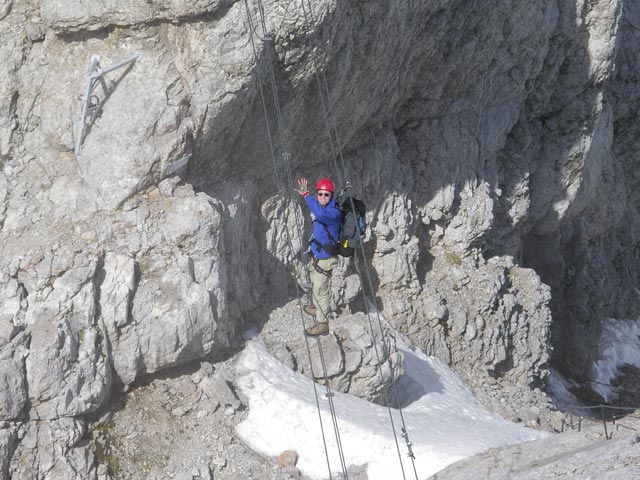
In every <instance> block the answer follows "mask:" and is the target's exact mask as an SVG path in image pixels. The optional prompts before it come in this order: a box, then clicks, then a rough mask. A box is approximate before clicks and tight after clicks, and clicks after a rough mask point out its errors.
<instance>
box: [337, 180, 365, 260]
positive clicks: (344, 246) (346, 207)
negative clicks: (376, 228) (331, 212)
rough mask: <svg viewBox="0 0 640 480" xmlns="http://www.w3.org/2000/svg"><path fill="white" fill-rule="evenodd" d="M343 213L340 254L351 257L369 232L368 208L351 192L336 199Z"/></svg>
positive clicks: (339, 240)
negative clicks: (362, 238)
mask: <svg viewBox="0 0 640 480" xmlns="http://www.w3.org/2000/svg"><path fill="white" fill-rule="evenodd" d="M336 203H337V204H338V207H339V208H340V211H342V224H341V225H340V235H339V238H338V254H339V255H341V256H343V257H350V256H352V255H353V253H354V252H355V251H356V248H358V247H359V246H360V242H361V237H363V236H364V234H365V232H366V231H367V221H366V218H365V215H366V213H367V207H366V206H365V204H364V202H363V201H362V200H359V199H357V198H355V197H354V196H353V195H351V194H350V193H349V192H342V193H341V194H340V195H339V196H338V198H337V199H336Z"/></svg>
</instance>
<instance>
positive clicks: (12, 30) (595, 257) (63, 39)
mask: <svg viewBox="0 0 640 480" xmlns="http://www.w3.org/2000/svg"><path fill="white" fill-rule="evenodd" d="M247 5H248V11H247ZM303 7H304V8H303ZM264 12H265V14H266V18H265V25H266V28H267V31H268V36H269V40H267V41H264V42H263V41H261V40H260V38H259V35H262V33H261V32H260V28H259V26H260V15H259V11H258V9H257V7H256V4H255V3H254V2H251V1H249V2H247V3H245V2H241V1H234V0H208V1H207V0H199V1H196V2H186V1H180V0H171V1H169V0H164V1H160V2H148V1H144V0H133V1H128V2H125V1H119V0H107V1H102V2H93V1H90V0H73V1H67V2H58V1H55V0H40V1H39V2H38V1H35V0H32V1H24V2H16V1H13V0H0V93H1V95H0V167H1V169H0V248H1V252H2V253H1V255H0V305H1V307H0V384H2V385H5V386H6V388H5V387H3V388H2V389H0V422H1V423H0V425H1V426H2V428H1V429H0V472H2V475H5V476H6V475H8V473H9V472H10V471H11V472H14V473H15V474H16V475H17V474H21V475H24V476H25V478H27V477H33V478H35V477H42V476H45V475H46V476H47V478H94V477H95V475H97V473H96V462H94V459H93V457H92V455H93V454H92V450H91V448H90V447H87V446H86V445H83V444H81V442H80V440H81V439H82V438H83V435H84V434H85V429H86V423H85V422H86V416H87V415H88V414H90V413H91V412H94V411H96V410H98V409H99V408H100V407H101V406H104V405H105V403H106V402H108V398H109V392H110V390H111V389H112V388H113V385H115V384H120V383H124V384H131V383H133V382H134V381H136V380H137V379H140V378H141V377H143V376H145V375H148V374H150V373H154V372H158V371H161V370H164V369H169V368H171V367H174V366H177V365H180V364H182V363H185V362H188V361H190V360H194V359H197V358H201V357H204V356H206V355H215V354H216V353H220V352H224V351H225V350H227V349H228V348H233V347H237V346H240V345H241V344H242V337H241V334H242V332H243V331H244V330H246V329H247V328H249V327H256V326H257V327H259V326H260V322H261V321H263V319H264V317H265V315H266V314H268V312H269V311H270V310H274V309H276V308H278V307H281V306H283V305H284V304H286V303H287V302H289V301H290V300H291V299H292V298H293V296H294V295H295V288H294V286H295V282H296V280H295V278H294V275H293V270H292V262H293V259H294V257H295V255H296V253H297V251H298V250H299V249H300V248H301V241H300V239H299V238H298V237H296V236H295V235H293V249H292V248H291V247H290V245H289V243H288V242H287V237H288V235H287V232H289V231H293V230H294V228H293V227H294V225H295V220H294V218H295V217H296V214H297V213H298V212H297V210H296V209H297V208H299V207H298V206H296V204H295V203H292V202H291V201H290V198H291V196H290V188H289V186H288V184H287V181H286V179H287V169H286V165H285V161H284V160H285V158H284V157H283V154H285V153H286V154H287V157H286V160H288V161H290V162H291V167H292V171H293V175H305V176H308V177H310V178H318V177H320V176H325V175H328V176H331V177H333V178H335V179H337V180H340V181H342V180H344V178H345V177H348V179H349V180H350V181H351V182H352V183H353V185H354V189H355V190H356V193H357V194H358V195H359V196H360V197H361V198H362V199H363V200H364V201H365V203H366V204H367V207H368V212H367V216H368V221H369V225H370V229H369V232H368V234H367V241H366V244H365V250H366V261H367V263H368V266H369V267H370V271H371V272H372V280H373V284H374V285H373V287H374V289H375V294H376V297H377V301H378V307H379V308H380V309H381V312H382V313H383V314H384V316H385V318H386V319H387V320H389V322H390V323H391V324H392V326H394V327H395V328H397V329H398V330H400V331H401V332H403V333H405V334H406V335H407V336H408V338H409V339H410V340H411V341H412V342H413V343H414V344H415V345H417V346H419V347H421V348H422V349H423V350H424V351H425V352H426V353H428V354H433V355H437V356H438V357H440V358H441V359H444V360H445V361H447V362H449V363H450V364H451V365H452V366H453V367H454V368H455V369H456V370H457V371H458V372H459V373H460V374H461V375H462V376H463V377H464V378H465V380H466V381H467V382H468V383H469V384H470V385H472V387H474V388H480V387H481V385H482V384H483V383H484V382H485V381H486V380H487V379H490V378H494V379H495V378H497V379H500V380H501V381H504V382H506V383H509V384H516V383H524V384H526V385H528V386H531V387H534V386H543V385H544V379H545V376H546V374H547V371H548V368H549V367H550V366H551V365H555V366H556V367H558V368H560V369H562V370H563V371H564V373H566V374H568V375H571V376H573V377H575V378H578V379H581V378H582V379H585V378H586V377H587V376H588V369H589V366H590V364H591V361H592V360H593V358H592V357H593V354H594V353H595V352H594V351H593V350H592V348H591V347H592V345H593V344H594V343H595V342H594V339H596V338H597V336H598V333H599V325H600V322H601V320H602V319H604V318H606V317H608V316H613V317H618V318H631V317H634V316H636V315H637V313H638V294H637V290H636V289H635V283H636V279H637V278H638V273H639V269H640V258H639V252H638V249H637V244H638V238H639V235H640V222H639V221H638V220H639V217H638V213H637V212H638V207H639V206H640V204H639V197H638V192H637V190H638V188H637V184H638V180H637V179H638V178H640V177H638V175H637V174H636V173H635V166H636V163H637V162H636V159H635V152H636V150H637V141H638V140H637V139H638V128H639V127H638V122H637V121H636V118H637V109H638V107H637V105H638V99H639V98H640V87H639V84H638V72H639V71H640V64H639V62H640V56H639V55H638V51H639V47H638V45H639V42H640V6H639V5H638V3H637V2H633V1H631V0H595V1H590V2H585V1H584V0H554V1H551V0H548V1H539V2H518V1H508V0H492V1H488V2H469V1H465V0H433V1H402V0H394V1H389V0H376V1H371V0H357V1H346V0H329V1H325V2H320V1H315V0H313V1H309V2H306V3H305V2H300V3H298V2H288V1H284V0H270V1H265V2H264ZM265 40H266V39H265ZM254 45H255V49H256V50H255V54H254ZM92 55H98V56H99V66H100V68H103V69H104V68H108V67H109V66H110V65H113V64H115V63H116V62H119V61H121V60H123V59H127V58H132V56H133V55H137V57H136V58H137V59H136V60H135V61H132V62H131V63H129V64H127V65H126V66H124V67H122V68H120V69H116V70H114V71H113V72H110V73H108V74H107V75H105V76H104V85H102V84H100V85H99V86H98V88H97V89H96V90H95V92H94V95H95V98H92V99H90V100H89V105H90V106H93V107H97V108H94V111H93V115H92V116H90V117H88V118H81V108H82V102H79V101H78V99H79V97H80V96H82V95H83V93H84V92H85V90H86V85H87V82H88V80H89V76H88V73H89V69H90V67H91V58H92ZM94 58H95V59H98V57H94ZM270 60H272V63H271V62H270ZM270 66H272V67H273V75H274V79H275V80H276V83H277V96H278V98H279V107H280V108H279V109H277V108H276V105H274V102H273V98H274V95H273V94H272V93H273V92H272V91H271V89H270V82H269V79H270V75H269V72H270ZM319 86H320V89H319V88H318V87H319ZM325 86H326V87H327V89H326V90H323V88H324V87H325ZM326 94H328V103H325V102H324V100H325V99H326V98H327V97H326V96H325V95H326ZM263 98H264V104H263ZM263 105H264V108H263ZM264 110H266V114H267V115H266V117H267V118H268V125H269V129H267V123H265V112H264ZM278 110H279V113H280V114H281V116H282V123H283V125H284V130H281V129H279V126H278V124H277V122H276V118H277V113H278ZM78 122H84V124H85V128H84V130H83V134H82V138H80V139H79V138H78V137H79V132H80V131H81V130H79V128H78ZM333 122H335V125H334V124H333ZM327 124H329V126H331V127H333V126H335V129H336V131H337V132H338V137H339V142H340V143H339V145H336V144H335V143H333V142H329V140H328V133H327ZM267 131H271V133H272V134H273V138H274V142H275V143H274V144H273V148H274V152H275V162H274V161H273V160H272V155H271V145H270V143H269V141H268V137H267ZM79 140H80V141H79ZM78 147H79V148H78ZM338 150H339V152H338ZM339 153H341V154H342V155H343V160H344V165H345V167H346V169H345V168H340V169H339V170H338V171H336V168H335V165H336V162H335V161H334V160H335V159H336V157H338V156H339V155H338V154H339ZM185 159H188V162H187V163H186V165H184V166H181V167H180V165H182V164H183V162H184V160H185ZM176 162H178V163H176ZM338 165H339V166H340V164H338ZM349 272H351V270H350V269H349V268H347V266H345V268H344V272H343V273H344V275H343V276H342V277H341V278H342V280H341V281H340V282H337V284H336V285H335V288H334V290H335V291H334V294H335V295H334V297H335V298H334V300H335V303H336V305H337V307H338V309H339V311H340V312H347V311H349V310H351V311H356V310H361V309H362V299H361V298H360V296H359V295H358V294H357V288H355V287H354V285H355V284H356V283H357V281H356V276H355V274H353V273H349ZM16 472H17V473H16Z"/></svg>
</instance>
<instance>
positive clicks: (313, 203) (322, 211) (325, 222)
mask: <svg viewBox="0 0 640 480" xmlns="http://www.w3.org/2000/svg"><path fill="white" fill-rule="evenodd" d="M305 201H306V202H307V206H308V207H309V210H310V211H311V213H313V216H314V220H313V238H314V239H315V240H316V241H317V243H316V241H313V240H312V241H311V242H309V246H310V247H311V253H313V255H314V256H315V257H316V258H317V259H319V260H323V259H325V258H329V257H332V256H333V255H331V254H329V253H327V252H325V251H324V250H323V249H322V248H320V245H318V243H320V244H321V245H325V244H329V245H337V243H338V237H339V235H340V224H341V223H342V212H341V211H340V209H339V208H338V205H336V199H335V198H332V199H331V201H330V202H329V203H328V204H327V206H326V207H322V206H321V205H320V203H319V202H318V199H317V198H316V197H314V196H313V195H307V196H306V197H305ZM330 237H331V238H330Z"/></svg>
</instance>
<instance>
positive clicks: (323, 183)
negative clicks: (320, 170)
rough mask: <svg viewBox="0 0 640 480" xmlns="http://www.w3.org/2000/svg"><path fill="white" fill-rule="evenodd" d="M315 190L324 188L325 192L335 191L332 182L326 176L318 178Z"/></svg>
mask: <svg viewBox="0 0 640 480" xmlns="http://www.w3.org/2000/svg"><path fill="white" fill-rule="evenodd" d="M316 190H326V191H327V192H331V193H333V192H334V191H335V187H334V186H333V182H332V181H331V180H329V179H328V178H323V179H321V180H318V183H316Z"/></svg>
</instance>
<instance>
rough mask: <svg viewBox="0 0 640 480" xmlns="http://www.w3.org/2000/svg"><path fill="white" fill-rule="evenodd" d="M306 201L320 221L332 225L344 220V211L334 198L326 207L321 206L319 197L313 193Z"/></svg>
mask: <svg viewBox="0 0 640 480" xmlns="http://www.w3.org/2000/svg"><path fill="white" fill-rule="evenodd" d="M305 201H306V202H307V206H308V207H309V210H311V213H313V216H314V217H315V219H316V220H317V221H318V222H320V223H324V224H325V225H332V224H337V223H340V221H341V220H342V212H341V211H340V210H339V209H338V207H336V204H335V200H333V199H332V200H331V203H330V204H329V205H327V206H326V207H322V206H320V203H318V199H317V198H315V197H313V196H311V195H308V196H307V197H305Z"/></svg>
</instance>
